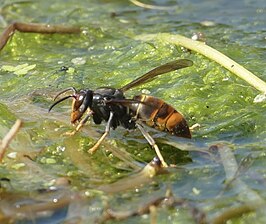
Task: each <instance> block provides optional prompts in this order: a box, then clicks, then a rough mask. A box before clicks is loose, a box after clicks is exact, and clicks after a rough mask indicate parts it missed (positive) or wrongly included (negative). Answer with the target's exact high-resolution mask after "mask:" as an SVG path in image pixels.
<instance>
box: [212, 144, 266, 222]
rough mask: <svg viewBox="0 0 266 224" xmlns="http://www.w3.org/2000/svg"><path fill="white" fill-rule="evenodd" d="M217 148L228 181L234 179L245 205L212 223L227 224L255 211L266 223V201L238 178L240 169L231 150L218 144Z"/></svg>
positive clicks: (234, 186) (230, 209)
mask: <svg viewBox="0 0 266 224" xmlns="http://www.w3.org/2000/svg"><path fill="white" fill-rule="evenodd" d="M217 147H218V150H219V155H220V157H221V161H222V164H223V166H224V170H225V175H226V179H227V181H229V182H231V180H232V179H234V181H233V182H231V185H232V187H233V188H234V189H235V191H237V192H238V193H239V195H238V197H239V201H241V202H242V203H243V204H242V205H240V206H238V207H233V208H229V209H227V210H225V211H223V212H222V213H221V214H219V215H218V216H216V217H214V219H213V220H212V221H211V223H215V224H222V223H226V222H227V221H228V220H230V219H232V218H236V217H240V216H241V215H243V214H245V213H249V212H254V211H256V212H258V216H260V218H261V219H262V220H264V221H265V220H266V216H265V213H264V211H265V207H266V203H265V200H264V199H263V198H262V197H261V196H260V195H259V194H258V193H257V192H256V191H254V190H252V189H251V188H249V187H248V186H247V185H246V184H245V183H244V182H243V181H242V180H241V179H240V178H239V177H238V176H236V173H237V172H238V169H239V167H238V164H237V162H236V158H235V156H234V154H233V152H232V150H231V148H229V147H228V146H226V145H225V144H217Z"/></svg>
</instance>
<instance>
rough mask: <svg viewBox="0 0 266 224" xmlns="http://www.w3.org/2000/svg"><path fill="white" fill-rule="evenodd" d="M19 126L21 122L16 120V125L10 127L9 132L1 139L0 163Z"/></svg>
mask: <svg viewBox="0 0 266 224" xmlns="http://www.w3.org/2000/svg"><path fill="white" fill-rule="evenodd" d="M21 125H22V121H21V120H19V119H18V120H17V121H16V123H15V124H14V125H13V126H12V128H11V129H10V130H9V132H8V133H7V134H6V136H5V137H4V138H3V140H2V141H0V162H2V159H3V157H4V154H5V151H6V149H7V147H8V146H9V144H10V142H11V140H12V139H13V138H14V137H15V135H16V134H17V132H18V131H19V129H20V127H21Z"/></svg>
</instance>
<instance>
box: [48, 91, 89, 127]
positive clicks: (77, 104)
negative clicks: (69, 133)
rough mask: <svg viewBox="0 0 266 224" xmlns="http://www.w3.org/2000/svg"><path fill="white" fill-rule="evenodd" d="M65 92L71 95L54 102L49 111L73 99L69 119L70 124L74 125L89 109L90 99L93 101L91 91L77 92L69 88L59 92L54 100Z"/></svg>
mask: <svg viewBox="0 0 266 224" xmlns="http://www.w3.org/2000/svg"><path fill="white" fill-rule="evenodd" d="M67 91H72V92H73V93H72V94H70V95H67V96H65V97H63V98H61V99H59V100H57V101H56V102H54V103H53V104H52V105H51V106H50V108H49V111H51V110H52V108H53V107H54V106H55V105H57V104H59V103H61V102H62V101H64V100H66V99H68V98H71V97H72V98H73V101H72V111H71V116H70V117H71V123H73V124H74V123H76V122H77V121H79V120H80V118H81V117H82V116H83V114H84V113H85V112H86V110H87V109H88V108H90V107H91V105H92V99H93V91H92V90H80V91H77V90H76V89H75V88H74V87H69V88H67V89H65V90H63V91H61V92H59V93H58V94H57V95H56V96H55V98H54V100H56V99H57V97H59V96H60V95H62V94H63V93H65V92H67Z"/></svg>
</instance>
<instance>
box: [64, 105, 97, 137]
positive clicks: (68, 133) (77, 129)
mask: <svg viewBox="0 0 266 224" xmlns="http://www.w3.org/2000/svg"><path fill="white" fill-rule="evenodd" d="M92 114H93V111H92V110H90V109H88V112H87V115H86V116H85V117H84V118H83V119H82V120H81V121H80V122H79V124H78V126H77V127H76V128H75V130H74V131H71V132H66V133H65V134H64V135H67V136H72V135H74V134H76V133H77V132H78V131H79V130H80V129H81V128H82V127H83V126H84V124H85V123H86V122H87V121H88V119H89V118H90V116H91V115H92Z"/></svg>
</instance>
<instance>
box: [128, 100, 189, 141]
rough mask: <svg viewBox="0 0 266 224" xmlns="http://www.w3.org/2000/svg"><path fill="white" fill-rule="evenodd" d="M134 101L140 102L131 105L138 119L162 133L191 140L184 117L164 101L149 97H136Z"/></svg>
mask: <svg viewBox="0 0 266 224" xmlns="http://www.w3.org/2000/svg"><path fill="white" fill-rule="evenodd" d="M133 100H136V101H138V102H139V103H133V104H131V105H129V108H130V109H131V111H132V112H133V116H135V117H136V119H139V120H141V121H142V122H144V123H145V124H147V125H148V126H150V127H153V128H156V129H158V130H160V131H166V132H170V133H171V134H173V135H176V136H179V137H184V138H191V133H190V130H189V127H188V124H187V122H186V120H185V118H184V117H183V115H182V114H181V113H179V112H178V111H176V110H175V109H174V108H173V107H172V106H170V105H169V104H167V103H165V102H164V101H163V100H160V99H158V98H156V97H153V96H147V95H139V96H135V97H134V98H133Z"/></svg>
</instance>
